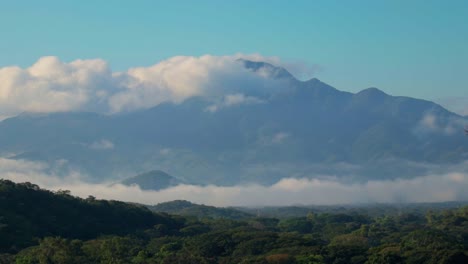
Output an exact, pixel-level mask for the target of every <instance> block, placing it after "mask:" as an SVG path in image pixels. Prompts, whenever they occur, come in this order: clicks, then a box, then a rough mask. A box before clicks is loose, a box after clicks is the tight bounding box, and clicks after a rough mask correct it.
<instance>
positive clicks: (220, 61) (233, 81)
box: [0, 54, 282, 117]
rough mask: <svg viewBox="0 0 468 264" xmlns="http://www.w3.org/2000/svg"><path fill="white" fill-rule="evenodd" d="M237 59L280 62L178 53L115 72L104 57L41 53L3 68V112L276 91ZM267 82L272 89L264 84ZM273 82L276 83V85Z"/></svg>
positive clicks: (246, 97) (130, 105)
mask: <svg viewBox="0 0 468 264" xmlns="http://www.w3.org/2000/svg"><path fill="white" fill-rule="evenodd" d="M238 59H247V60H255V61H264V62H270V63H274V64H276V65H282V63H281V61H280V60H279V59H278V58H275V57H263V56H260V55H243V54H237V55H232V56H211V55H204V56H201V57H191V56H177V57H172V58H169V59H167V60H163V61H161V62H158V63H156V64H154V65H152V66H148V67H135V68H130V69H128V70H126V71H123V72H113V71H112V69H111V68H110V66H109V65H108V63H107V62H106V61H104V60H102V59H90V60H75V61H72V62H63V61H61V60H59V58H57V57H53V56H48V57H42V58H40V59H39V60H38V61H37V62H36V63H34V64H33V65H32V66H30V67H27V68H20V67H17V66H11V67H3V68H0V83H1V84H2V85H1V86H0V116H1V117H8V116H13V115H17V114H19V113H21V112H40V113H50V112H64V111H96V112H103V113H116V112H121V111H132V110H137V109H141V108H148V107H152V106H155V105H158V104H160V103H163V102H174V103H180V102H182V101H184V100H185V99H187V98H190V97H193V96H208V97H215V98H223V97H224V96H226V97H225V98H224V99H221V104H223V105H222V107H227V106H230V105H235V104H236V103H239V102H240V101H246V102H248V101H250V102H253V100H254V99H255V100H260V99H257V96H261V95H265V93H266V94H268V93H272V92H274V91H275V89H274V87H275V83H277V82H278V80H273V79H271V78H269V77H268V75H267V74H264V73H260V72H253V71H250V70H248V69H246V68H245V67H243V65H242V63H240V62H239V61H238ZM265 87H268V89H264V88H265ZM272 87H273V88H272Z"/></svg>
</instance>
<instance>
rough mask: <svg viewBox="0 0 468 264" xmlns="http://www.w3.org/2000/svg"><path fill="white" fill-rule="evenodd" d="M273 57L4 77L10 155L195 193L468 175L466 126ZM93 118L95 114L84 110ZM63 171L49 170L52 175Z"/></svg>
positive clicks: (415, 103) (39, 68) (0, 134)
mask: <svg viewBox="0 0 468 264" xmlns="http://www.w3.org/2000/svg"><path fill="white" fill-rule="evenodd" d="M264 60H266V61H268V62H272V63H276V64H278V63H280V62H278V61H277V60H276V59H275V58H263V57H259V56H252V55H249V56H245V55H234V56H209V55H206V56H202V57H183V56H180V57H174V58H170V59H167V60H165V61H162V62H160V63H158V64H155V65H152V66H149V67H138V68H132V69H129V70H127V71H124V72H112V70H111V69H110V68H109V66H108V65H107V64H106V63H105V62H104V61H102V60H77V61H73V62H69V63H65V62H61V61H60V60H58V59H57V58H55V57H44V58H42V59H40V60H39V61H38V62H37V63H35V64H34V65H33V66H31V67H29V68H24V69H22V68H18V67H7V68H2V69H1V70H0V76H1V77H0V79H1V81H2V82H3V83H4V85H3V86H1V87H0V90H1V93H0V94H1V95H2V96H1V97H0V102H1V104H0V113H1V115H3V116H11V115H16V114H18V113H19V112H23V111H26V112H32V113H23V114H20V115H17V116H14V117H11V118H8V119H5V120H3V121H2V122H0V155H1V156H3V157H9V158H11V159H16V160H27V161H34V162H40V163H44V164H55V163H59V164H62V167H61V169H60V171H61V173H59V172H57V173H56V174H57V175H60V174H66V172H67V171H69V170H72V171H77V172H79V173H80V174H81V175H87V180H89V181H91V182H95V183H98V182H102V181H108V180H112V179H113V180H116V179H122V178H125V177H129V176H132V175H136V174H138V173H143V172H147V171H150V170H154V169H160V170H163V171H166V172H168V173H169V174H171V175H174V176H177V177H179V178H180V179H181V180H183V181H184V182H186V183H187V184H195V185H199V184H202V185H209V184H216V185H226V186H237V185H239V184H251V183H255V184H264V185H271V184H275V183H277V182H278V181H280V180H281V179H283V178H300V179H302V178H307V179H317V178H319V179H320V177H321V176H322V175H328V176H329V175H333V176H335V177H337V178H338V179H339V181H340V182H361V183H362V182H366V181H369V180H391V179H402V178H405V179H410V178H415V177H420V176H424V175H429V174H431V175H445V174H447V173H451V172H453V171H448V170H445V169H446V168H447V167H453V166H455V165H457V164H462V165H459V166H461V167H462V170H458V171H457V172H464V171H465V170H466V169H467V168H466V166H464V167H463V164H466V163H464V162H465V161H466V160H468V140H466V139H465V137H464V136H463V126H464V124H465V123H466V122H467V119H466V117H462V116H460V115H457V114H455V113H452V112H450V111H448V110H446V109H444V108H443V107H441V106H440V105H438V104H435V103H433V102H429V101H425V100H419V99H415V98H409V97H403V96H392V95H388V94H386V93H384V92H383V91H381V90H379V89H377V88H368V89H364V90H362V91H360V92H358V93H355V94H353V93H349V92H343V91H339V90H337V89H335V88H334V87H332V86H330V85H328V84H326V83H324V82H322V81H320V80H318V79H315V78H313V79H310V80H306V81H301V80H298V79H296V78H295V77H294V76H293V75H292V74H291V73H289V72H288V71H287V70H286V69H285V68H284V67H280V66H275V65H273V64H271V63H268V62H264ZM85 111H86V112H85ZM48 170H49V171H50V170H51V169H50V168H49V169H48Z"/></svg>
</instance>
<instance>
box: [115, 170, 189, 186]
mask: <svg viewBox="0 0 468 264" xmlns="http://www.w3.org/2000/svg"><path fill="white" fill-rule="evenodd" d="M179 183H181V181H179V180H178V179H177V178H175V177H173V176H171V175H169V174H167V173H166V172H164V171H161V170H152V171H149V172H145V173H142V174H138V175H136V176H133V177H131V178H128V179H125V180H123V181H122V184H124V185H138V186H139V187H140V188H141V189H142V190H161V189H166V188H168V187H171V186H175V185H178V184H179Z"/></svg>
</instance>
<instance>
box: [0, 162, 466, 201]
mask: <svg viewBox="0 0 468 264" xmlns="http://www.w3.org/2000/svg"><path fill="white" fill-rule="evenodd" d="M46 168H47V165H45V164H41V163H35V162H26V161H17V160H10V159H0V178H5V179H9V180H12V181H15V182H25V181H29V182H33V183H36V184H39V186H41V187H43V188H47V189H52V190H59V189H62V190H70V191H71V193H72V194H73V195H77V196H80V197H83V198H85V197H87V196H88V195H93V196H95V197H97V198H100V199H114V200H122V201H128V202H137V203H144V204H157V203H160V202H166V201H172V200H177V199H184V200H189V201H192V202H195V203H203V204H208V205H215V206H268V205H271V206H273V205H277V206H281V205H293V204H305V205H332V204H351V203H387V202H442V201H454V200H465V201H466V200H468V193H467V192H466V190H467V189H468V174H466V173H463V172H455V171H454V172H450V173H443V174H431V175H425V176H421V177H416V178H412V179H396V180H371V181H367V182H364V183H352V184H349V183H343V182H339V181H337V180H333V178H331V177H330V178H329V179H306V178H285V179H282V180H280V181H278V182H277V183H276V184H273V185H272V186H261V185H257V184H252V185H239V186H229V187H226V186H215V185H208V186H195V185H178V186H175V187H171V188H168V189H165V190H160V191H143V190H141V189H140V188H138V187H136V186H124V185H120V184H117V185H112V186H111V183H102V184H91V183H86V182H84V181H82V180H81V178H82V176H81V175H79V174H78V173H76V172H70V173H69V175H68V176H67V177H65V178H60V177H57V176H54V175H53V174H50V173H45V172H44V170H45V169H46ZM52 171H53V170H52Z"/></svg>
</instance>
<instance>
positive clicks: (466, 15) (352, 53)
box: [0, 0, 468, 107]
mask: <svg viewBox="0 0 468 264" xmlns="http://www.w3.org/2000/svg"><path fill="white" fill-rule="evenodd" d="M0 32H1V36H2V37H1V41H0V58H1V60H0V67H3V66H9V65H19V66H23V67H24V66H28V65H31V64H32V63H34V62H35V61H37V59H38V58H39V57H42V56H45V55H54V56H58V57H59V58H60V59H62V60H65V61H71V60H75V59H78V58H83V59H85V58H102V59H104V60H106V61H108V62H109V63H110V65H111V67H112V68H113V70H125V69H127V68H129V67H135V66H145V65H151V64H154V63H156V62H158V61H160V60H163V59H166V58H169V57H172V56H176V55H192V56H199V55H203V54H212V55H229V54H234V53H238V52H241V53H247V54H248V53H260V54H262V55H264V56H278V57H280V58H281V59H283V60H286V61H292V62H300V63H304V64H306V65H308V66H309V67H310V68H313V69H315V70H316V71H315V73H314V75H315V77H317V78H319V79H321V80H322V81H324V82H327V83H329V84H331V85H333V86H335V87H336V88H338V89H340V90H346V91H352V92H356V91H359V90H361V89H364V88H367V87H371V86H374V87H378V88H380V89H382V90H384V91H386V92H387V93H389V94H393V95H406V96H413V97H418V98H424V99H430V100H438V101H439V102H444V104H445V105H446V106H450V104H451V102H452V101H451V100H452V99H453V100H455V101H456V102H458V104H459V105H460V106H458V107H463V105H464V104H467V103H468V99H467V98H468V85H467V84H468V1H457V0H450V1H442V0H441V1H427V0H426V1H419V0H412V1H399V0H394V1H390V0H389V1H375V0H373V1H367V0H360V1H344V0H343V1H330V0H328V1H299V0H296V1H289V2H286V1H273V0H270V1H260V0H258V1H252V0H250V1H85V0H82V1H66V0H61V1H47V0H42V1H0ZM451 98H452V99H451ZM465 99H466V100H465ZM444 100H445V101H444ZM455 101H454V102H455ZM451 107H455V106H451Z"/></svg>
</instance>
